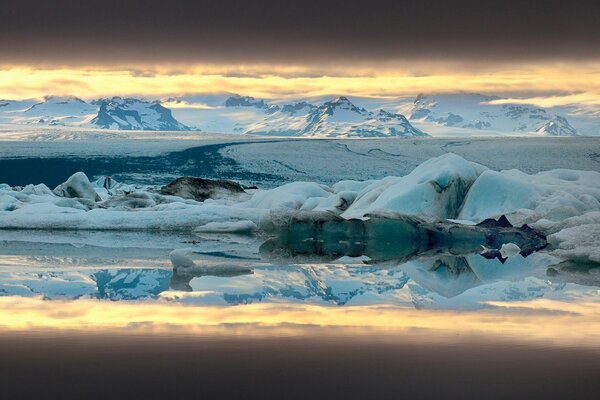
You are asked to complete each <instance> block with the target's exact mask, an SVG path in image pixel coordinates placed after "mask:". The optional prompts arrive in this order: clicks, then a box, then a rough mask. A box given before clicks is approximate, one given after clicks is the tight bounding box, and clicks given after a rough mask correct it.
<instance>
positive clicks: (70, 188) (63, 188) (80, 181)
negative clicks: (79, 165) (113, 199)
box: [54, 172, 102, 201]
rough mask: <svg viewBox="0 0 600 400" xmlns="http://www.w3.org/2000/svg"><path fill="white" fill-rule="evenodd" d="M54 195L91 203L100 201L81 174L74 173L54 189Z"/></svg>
mask: <svg viewBox="0 0 600 400" xmlns="http://www.w3.org/2000/svg"><path fill="white" fill-rule="evenodd" d="M54 193H55V194H56V195H57V196H61V197H69V198H81V199H88V200H92V201H101V200H102V199H101V198H100V196H99V195H98V193H96V191H95V190H94V187H93V186H92V184H91V183H90V181H89V179H88V177H87V176H86V175H85V174H84V173H83V172H76V173H74V174H73V175H71V176H70V177H69V179H67V181H66V182H64V183H62V184H60V185H58V186H57V187H56V189H54Z"/></svg>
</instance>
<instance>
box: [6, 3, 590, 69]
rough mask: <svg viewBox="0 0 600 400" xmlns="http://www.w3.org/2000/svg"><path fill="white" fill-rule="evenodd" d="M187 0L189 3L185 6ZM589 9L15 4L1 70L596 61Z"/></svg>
mask: <svg viewBox="0 0 600 400" xmlns="http://www.w3.org/2000/svg"><path fill="white" fill-rule="evenodd" d="M188 3H191V4H188ZM598 21H600V2H598V1H587V0H585V1H577V2H564V1H560V2H559V1H523V0H508V1H481V0H480V1H473V0H455V1H447V0H409V1H406V0H404V1H382V0H368V1H367V0H360V1H357V0H343V1H338V0H335V1H323V0H319V1H315V0H300V1H293V2H288V1H282V0H252V1H235V0H219V1H210V2H209V1H196V2H193V3H192V2H184V1H178V0H170V1H164V0H162V1H160V0H144V1H122V0H121V1H115V0H103V1H101V2H83V1H77V0H71V1H69V0H59V1H46V0H31V1H27V2H24V1H12V2H8V3H7V4H3V5H2V11H1V12H0V53H1V54H2V61H3V63H4V64H18V63H28V62H50V63H52V62H58V63H85V62H94V63H113V62H135V61H141V62H171V61H172V62H250V63H251V62H283V63H286V62H292V63H298V62H299V63H311V62H329V61H343V60H371V61H381V60H407V59H411V58H418V59H441V60H444V59H452V60H456V59H461V58H466V59H468V60H477V61H486V60H490V61H492V60H498V59H509V60H510V59H564V58H582V59H596V58H599V57H600V23H599V22H598Z"/></svg>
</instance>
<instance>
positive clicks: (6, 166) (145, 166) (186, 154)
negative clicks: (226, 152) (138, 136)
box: [0, 144, 281, 187]
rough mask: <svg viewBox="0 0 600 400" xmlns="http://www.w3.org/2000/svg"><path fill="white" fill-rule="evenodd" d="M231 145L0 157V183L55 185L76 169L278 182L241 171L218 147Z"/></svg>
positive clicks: (158, 178)
mask: <svg viewBox="0 0 600 400" xmlns="http://www.w3.org/2000/svg"><path fill="white" fill-rule="evenodd" d="M227 146H232V144H214V145H206V146H200V147H194V148H190V149H187V150H183V151H177V152H170V153H165V154H162V155H158V156H143V157H131V156H128V157H119V156H103V157H79V156H72V157H43V158H37V157H36V158H8V159H0V182H2V183H7V184H9V185H11V186H14V185H27V184H29V183H36V184H37V183H45V184H46V185H47V186H49V187H55V186H57V185H59V184H60V183H62V182H64V181H65V179H66V178H67V177H69V176H71V175H72V174H74V173H75V172H78V171H83V172H84V173H85V174H86V175H88V176H89V177H96V176H112V177H114V178H115V179H117V180H125V181H131V180H132V177H133V176H135V181H136V182H137V183H146V184H166V183H168V182H169V181H171V180H173V179H174V178H176V177H179V176H201V177H205V178H214V179H217V178H219V179H235V180H239V181H244V182H253V183H256V182H261V183H262V184H263V185H265V184H267V185H268V184H269V183H271V182H280V181H281V178H280V177H278V176H276V175H273V174H261V173H252V172H246V171H243V170H241V169H240V168H239V167H238V164H237V163H236V162H235V161H234V160H233V159H231V158H227V157H223V156H222V155H221V154H220V153H219V150H221V149H222V148H224V147H227Z"/></svg>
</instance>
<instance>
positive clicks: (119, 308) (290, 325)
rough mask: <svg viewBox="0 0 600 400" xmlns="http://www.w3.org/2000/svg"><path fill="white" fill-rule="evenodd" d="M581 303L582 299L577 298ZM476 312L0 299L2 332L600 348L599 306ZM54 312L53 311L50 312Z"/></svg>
mask: <svg viewBox="0 0 600 400" xmlns="http://www.w3.org/2000/svg"><path fill="white" fill-rule="evenodd" d="M584 300H586V299H584ZM490 305H492V306H494V307H493V308H491V309H486V310H483V311H433V310H414V309H407V308H401V307H396V306H388V305H374V306H346V307H333V306H316V305H303V304H250V305H243V306H237V307H227V306H195V305H194V306H192V305H183V304H179V303H170V302H163V301H158V302H108V301H102V300H93V299H79V300H74V301H47V300H43V299H42V298H21V297H2V298H0V327H1V328H2V329H3V330H8V331H19V330H30V331H32V330H33V331H35V330H48V329H58V330H73V329H75V330H81V331H84V332H95V331H115V332H133V333H136V332H137V333H144V334H151V333H156V334H161V333H172V334H184V335H186V334H219V335H222V334H231V335H240V334H244V335H248V336H252V335H260V336H261V337H265V336H269V335H271V336H281V335H320V334H322V333H326V332H328V331H332V330H334V331H337V332H344V333H350V334H356V335H358V336H360V335H361V334H364V335H366V336H365V337H367V336H369V337H371V335H372V334H373V333H376V334H383V335H385V334H390V335H391V336H392V337H395V340H402V338H403V337H405V335H409V334H410V333H411V332H418V335H417V336H418V338H419V340H424V341H427V340H429V339H430V338H433V337H436V335H438V336H439V335H443V336H444V337H446V338H448V337H456V336H460V335H483V336H488V337H500V338H506V339H516V340H522V341H533V342H539V341H547V342H551V343H557V344H560V345H575V346H581V347H586V346H587V347H597V346H600V337H599V336H598V334H597V333H598V332H600V303H598V300H597V299H587V300H586V301H581V302H578V303H570V302H562V301H555V300H547V299H541V300H532V301H523V302H510V303H508V302H494V303H490ZM57 310H60V312H57Z"/></svg>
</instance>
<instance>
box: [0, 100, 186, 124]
mask: <svg viewBox="0 0 600 400" xmlns="http://www.w3.org/2000/svg"><path fill="white" fill-rule="evenodd" d="M0 123H3V124H17V125H36V126H71V127H80V128H102V129H124V130H174V131H180V130H189V129H190V128H188V127H187V126H185V125H184V124H182V123H180V122H179V121H177V120H176V119H175V118H173V115H172V114H171V110H169V109H167V108H165V107H163V106H162V105H161V104H160V103H159V102H157V101H154V102H150V101H146V100H140V99H134V98H126V99H122V98H120V97H113V98H112V99H100V100H95V101H92V102H89V103H88V102H86V101H84V100H82V99H80V98H77V97H73V96H46V97H43V98H41V99H27V100H15V101H12V100H0Z"/></svg>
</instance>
